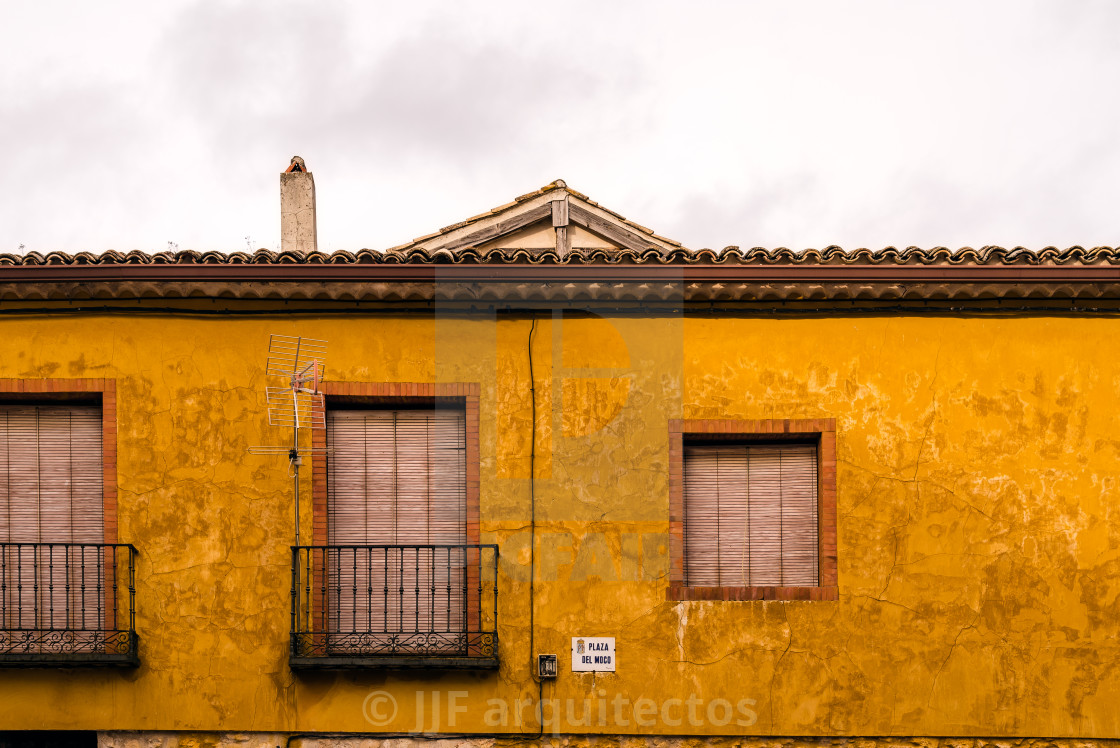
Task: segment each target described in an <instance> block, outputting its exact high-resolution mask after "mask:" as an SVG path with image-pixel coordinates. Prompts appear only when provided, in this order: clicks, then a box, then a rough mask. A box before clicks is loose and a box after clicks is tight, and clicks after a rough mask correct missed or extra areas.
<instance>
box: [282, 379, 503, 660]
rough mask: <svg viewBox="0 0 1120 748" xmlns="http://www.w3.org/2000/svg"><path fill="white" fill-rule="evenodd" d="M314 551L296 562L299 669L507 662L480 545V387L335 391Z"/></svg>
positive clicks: (317, 486)
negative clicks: (500, 656) (500, 649)
mask: <svg viewBox="0 0 1120 748" xmlns="http://www.w3.org/2000/svg"><path fill="white" fill-rule="evenodd" d="M323 391H324V393H325V395H326V407H327V413H326V429H325V430H324V431H320V432H316V433H315V434H314V436H313V438H314V439H315V441H314V446H315V447H317V448H318V449H317V450H316V453H315V455H314V456H313V458H312V468H313V470H312V488H313V526H314V533H313V535H314V545H311V546H303V547H300V548H297V549H296V558H295V559H293V572H294V579H293V595H292V598H293V601H294V602H295V605H296V608H295V610H294V611H293V620H294V622H295V625H296V628H295V630H294V631H293V636H292V654H291V658H290V660H289V662H290V664H291V665H292V667H295V668H299V667H336V666H337V667H361V666H369V667H471V668H495V667H497V664H498V659H497V651H498V650H497V633H496V632H497V628H496V626H497V587H496V580H497V546H495V545H485V544H480V543H479V525H478V487H479V481H478V385H476V384H353V383H332V382H326V383H324V384H323Z"/></svg>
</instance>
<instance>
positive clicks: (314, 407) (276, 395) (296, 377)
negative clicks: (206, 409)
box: [249, 335, 327, 545]
mask: <svg viewBox="0 0 1120 748" xmlns="http://www.w3.org/2000/svg"><path fill="white" fill-rule="evenodd" d="M326 352H327V341H325V340H315V339H312V338H304V337H298V336H297V337H293V336H290V335H270V336H269V339H268V358H267V360H266V362H265V374H266V375H267V376H268V377H270V378H271V377H278V378H279V379H280V382H281V383H280V384H278V385H276V386H268V385H266V386H265V396H266V398H265V399H266V400H267V402H268V423H269V425H270V426H280V427H286V428H291V430H292V443H291V445H289V446H279V445H270V446H257V447H249V452H250V453H251V454H287V455H288V465H289V472H290V473H291V476H292V489H293V494H294V497H295V500H294V505H295V509H294V515H295V530H296V532H295V537H296V545H299V544H300V542H299V468H300V465H302V464H303V455H305V454H313V453H314V452H315V451H317V450H316V449H315V448H314V446H313V445H310V444H309V445H308V446H306V447H302V446H300V443H299V438H300V429H301V428H309V429H322V428H326V425H327V423H326V409H325V407H324V402H323V394H322V393H321V392H319V383H320V382H321V381H322V379H323V359H324V358H325V356H326ZM318 451H322V450H318Z"/></svg>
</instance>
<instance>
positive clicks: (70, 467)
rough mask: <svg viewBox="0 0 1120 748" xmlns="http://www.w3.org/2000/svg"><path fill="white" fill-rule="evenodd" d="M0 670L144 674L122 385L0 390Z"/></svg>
mask: <svg viewBox="0 0 1120 748" xmlns="http://www.w3.org/2000/svg"><path fill="white" fill-rule="evenodd" d="M0 393H2V394H0V397H3V398H4V400H3V401H0V665H3V664H8V665H13V664H14V665H34V664H40V665H44V666H52V665H82V664H90V665H124V666H134V665H136V664H138V660H137V656H136V652H137V640H136V634H135V631H134V625H133V611H134V597H133V596H134V584H133V583H132V573H133V569H134V565H133V558H134V553H135V549H133V548H132V546H130V545H127V544H118V543H117V542H116V460H115V455H116V416H115V406H116V398H115V383H114V382H113V380H106V379H63V380H33V379H28V380H11V379H0Z"/></svg>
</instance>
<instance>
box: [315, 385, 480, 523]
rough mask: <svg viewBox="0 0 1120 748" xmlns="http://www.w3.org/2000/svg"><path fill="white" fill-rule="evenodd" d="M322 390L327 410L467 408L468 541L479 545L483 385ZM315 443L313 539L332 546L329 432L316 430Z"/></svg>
mask: <svg viewBox="0 0 1120 748" xmlns="http://www.w3.org/2000/svg"><path fill="white" fill-rule="evenodd" d="M319 389H320V391H321V392H322V393H323V395H324V397H325V402H326V407H327V409H328V410H330V409H331V407H333V406H332V402H331V401H332V400H334V401H335V402H336V403H341V404H343V405H344V406H345V405H358V406H360V407H370V408H379V407H385V408H391V407H394V406H401V405H425V404H428V403H431V402H436V403H441V402H446V403H447V404H450V405H457V406H462V408H463V413H464V421H465V424H464V427H465V432H466V433H465V436H466V456H465V459H466V479H467V485H466V504H467V506H466V542H467V544H468V545H477V544H478V543H479V542H480V540H479V537H480V532H479V519H478V517H479V486H480V483H479V449H478V400H479V393H480V391H481V385H479V383H477V382H454V383H432V382H332V381H328V382H322V383H320V385H319ZM311 445H312V447H313V450H314V451H313V453H312V457H311V517H312V519H311V523H312V531H311V536H312V538H313V541H312V542H313V543H314V544H315V545H326V544H327V542H328V541H327V453H326V447H327V432H326V430H325V429H315V430H314V431H313V432H312V437H311Z"/></svg>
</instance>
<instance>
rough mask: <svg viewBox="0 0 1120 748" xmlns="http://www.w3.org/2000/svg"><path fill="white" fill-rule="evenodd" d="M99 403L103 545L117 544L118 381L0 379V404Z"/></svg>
mask: <svg viewBox="0 0 1120 748" xmlns="http://www.w3.org/2000/svg"><path fill="white" fill-rule="evenodd" d="M97 397H100V399H101V506H102V516H103V522H104V539H103V541H102V542H104V543H116V542H117V536H118V533H117V380H115V379H0V400H3V401H5V402H13V403H18V402H21V401H27V402H33V403H54V402H57V403H58V404H60V405H64V404H66V403H67V402H73V401H79V402H80V401H82V400H87V399H89V400H92V399H95V398H97Z"/></svg>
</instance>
